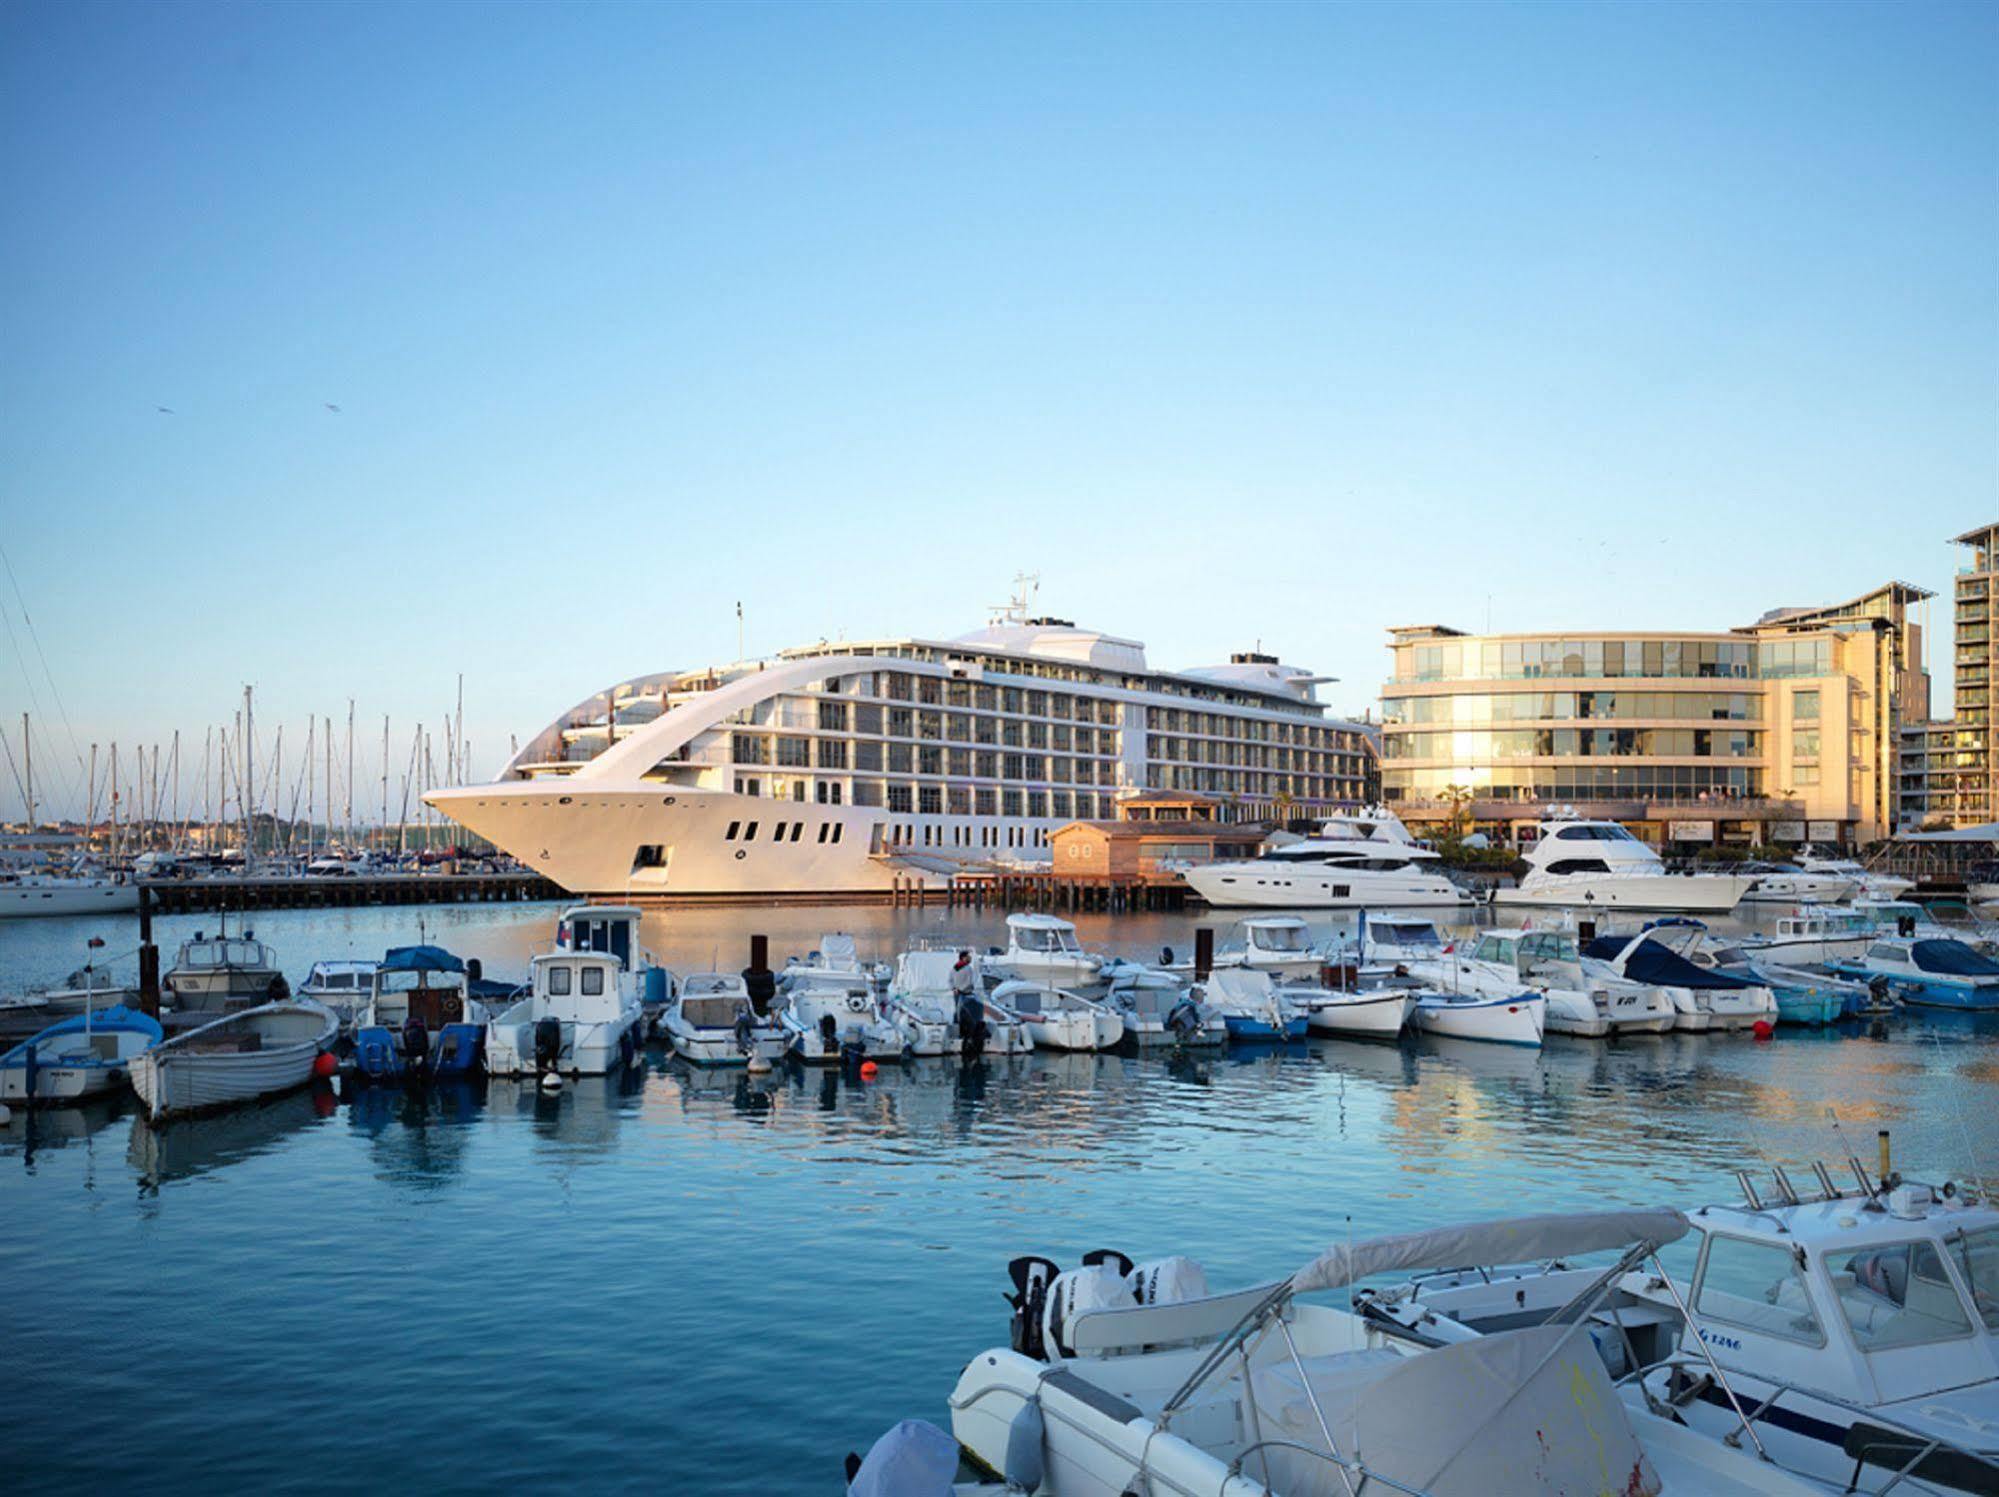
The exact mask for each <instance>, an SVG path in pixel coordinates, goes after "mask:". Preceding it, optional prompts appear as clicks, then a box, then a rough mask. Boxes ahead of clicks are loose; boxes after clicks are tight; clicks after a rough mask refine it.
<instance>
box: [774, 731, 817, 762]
mask: <svg viewBox="0 0 1999 1497" xmlns="http://www.w3.org/2000/svg"><path fill="white" fill-rule="evenodd" d="M777 762H778V764H779V765H780V766H782V767H783V768H785V769H804V768H805V767H806V766H807V765H809V764H810V763H811V762H812V740H811V739H809V738H780V739H778V741H777Z"/></svg>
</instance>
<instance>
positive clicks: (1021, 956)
mask: <svg viewBox="0 0 1999 1497" xmlns="http://www.w3.org/2000/svg"><path fill="white" fill-rule="evenodd" d="M986 967H987V968H988V969H989V970H991V971H993V972H995V973H998V974H1000V975H1002V976H1006V977H1024V978H1028V979H1030V980H1032V981H1035V982H1043V983H1052V984H1054V985H1055V986H1057V987H1063V986H1068V987H1079V986H1088V985H1089V984H1091V983H1094V982H1098V981H1100V980H1101V979H1102V976H1103V970H1104V959H1103V958H1102V957H1100V956H1093V955H1091V954H1090V953H1089V952H1087V951H1085V950H1083V948H1082V947H1081V946H1079V945H1078V944H1077V942H1076V927H1075V926H1074V925H1072V924H1070V923H1069V922H1068V921H1067V920H1064V919H1063V918H1062V917H1061V916H1059V915H1008V916H1007V917H1006V950H1005V951H997V950H996V951H993V952H992V953H990V954H989V955H988V956H987V958H986Z"/></svg>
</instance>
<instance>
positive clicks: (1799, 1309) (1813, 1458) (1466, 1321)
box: [1359, 1162, 1999, 1494]
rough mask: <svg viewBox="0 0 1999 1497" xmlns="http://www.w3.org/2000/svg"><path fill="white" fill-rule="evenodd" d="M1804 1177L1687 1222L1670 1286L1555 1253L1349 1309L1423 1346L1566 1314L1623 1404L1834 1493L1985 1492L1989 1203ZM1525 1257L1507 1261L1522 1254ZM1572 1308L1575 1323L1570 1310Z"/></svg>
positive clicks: (1998, 1421)
mask: <svg viewBox="0 0 1999 1497" xmlns="http://www.w3.org/2000/svg"><path fill="white" fill-rule="evenodd" d="M1850 1167H1851V1168H1852V1170H1853V1172H1854V1176H1855V1179H1856V1180H1858V1181H1859V1182H1860V1186H1859V1188H1854V1187H1848V1188H1846V1189H1845V1190H1841V1189H1840V1188H1838V1187H1837V1186H1835V1185H1834V1184H1833V1181H1832V1177H1831V1175H1830V1173H1829V1172H1828V1171H1827V1170H1826V1169H1825V1168H1824V1166H1822V1165H1821V1166H1815V1169H1816V1172H1817V1177H1818V1190H1817V1192H1816V1195H1815V1196H1814V1197H1812V1198H1806V1197H1802V1196H1801V1195H1800V1194H1799V1192H1798V1191H1797V1189H1796V1188H1795V1187H1794V1186H1793V1185H1792V1184H1791V1182H1790V1180H1789V1179H1788V1178H1787V1177H1786V1176H1785V1175H1784V1174H1783V1173H1782V1172H1778V1173H1777V1175H1776V1177H1775V1184H1774V1192H1775V1198H1774V1199H1770V1200H1765V1199H1764V1198H1763V1197H1762V1196H1761V1194H1760V1193H1759V1192H1758V1190H1757V1188H1756V1184H1755V1182H1754V1181H1752V1180H1751V1179H1750V1178H1749V1176H1748V1174H1747V1173H1746V1172H1744V1173H1743V1175H1742V1180H1743V1183H1744V1199H1743V1200H1742V1201H1741V1202H1740V1203H1738V1204H1725V1205H1714V1206H1703V1207H1701V1208H1699V1209H1698V1210H1696V1211H1694V1212H1692V1213H1691V1217H1690V1222H1691V1225H1692V1227H1693V1229H1694V1231H1695V1233H1696V1234H1697V1236H1698V1239H1699V1241H1698V1245H1697V1250H1696V1252H1695V1253H1694V1255H1693V1258H1692V1269H1691V1272H1690V1274H1689V1275H1688V1276H1687V1278H1686V1279H1685V1281H1684V1283H1682V1282H1681V1281H1679V1280H1678V1279H1677V1278H1675V1277H1669V1276H1668V1275H1667V1274H1666V1272H1665V1271H1664V1269H1663V1267H1662V1266H1661V1265H1659V1264H1658V1263H1657V1262H1656V1260H1655V1262H1654V1264H1653V1265H1652V1267H1651V1269H1650V1270H1648V1271H1635V1270H1633V1269H1631V1268H1630V1267H1629V1266H1628V1265H1627V1263H1626V1262H1625V1261H1623V1260H1620V1261H1619V1262H1618V1263H1616V1264H1613V1265H1611V1266H1610V1268H1609V1269H1608V1270H1607V1271H1606V1270H1600V1269H1595V1268H1577V1267H1571V1266H1570V1265H1569V1264H1568V1263H1567V1262H1565V1261H1562V1260H1560V1259H1557V1260H1554V1261H1552V1262H1542V1263H1536V1264H1525V1263H1524V1262H1523V1264H1522V1266H1520V1267H1514V1268H1509V1267H1505V1266H1493V1265H1485V1266H1480V1267H1475V1268H1461V1269H1456V1270H1455V1271H1449V1272H1442V1273H1437V1274H1431V1275H1424V1276H1422V1277H1419V1278H1417V1279H1415V1280H1413V1281H1411V1282H1410V1283H1407V1284H1405V1285H1401V1286H1398V1287H1396V1288H1393V1289H1390V1290H1386V1291H1380V1292H1377V1293H1370V1292H1368V1291H1363V1292H1362V1300H1361V1304H1360V1306H1359V1309H1360V1313H1361V1314H1362V1315H1363V1316H1364V1317H1366V1318H1367V1319H1369V1320H1370V1321H1371V1322H1374V1323H1377V1324H1383V1325H1394V1326H1395V1327H1397V1328H1398V1330H1399V1332H1400V1333H1401V1334H1403V1335H1408V1336H1412V1337H1415V1338H1417V1339H1419V1340H1420V1341H1421V1342H1422V1343H1424V1344H1432V1345H1438V1344H1464V1343H1465V1342H1466V1341H1468V1340H1470V1339H1473V1338H1476V1337H1479V1336H1482V1335H1487V1334H1491V1333H1493V1332H1494V1331H1502V1333H1503V1331H1505V1330H1510V1329H1511V1328H1513V1327H1517V1326H1519V1325H1522V1324H1523V1323H1526V1324H1531V1323H1536V1322H1540V1321H1544V1320H1546V1319H1548V1318H1549V1317H1551V1316H1552V1315H1554V1314H1555V1313H1556V1312H1557V1311H1560V1312H1562V1315H1563V1318H1564V1319H1571V1318H1573V1319H1579V1320H1580V1321H1581V1323H1583V1324H1586V1325H1587V1326H1588V1327H1589V1331H1590V1335H1591V1336H1592V1337H1593V1338H1594V1341H1595V1345H1596V1347H1597V1349H1598V1353H1599V1355H1601V1356H1602V1357H1603V1358H1604V1360H1605V1363H1606V1366H1607V1369H1608V1370H1609V1372H1610V1373H1611V1375H1612V1377H1613V1378H1615V1379H1616V1382H1617V1387H1618V1389H1619V1392H1620V1394H1621V1396H1622V1397H1623V1399H1624V1400H1625V1402H1626V1404H1627V1406H1628V1407H1630V1408H1632V1409H1634V1410H1642V1411H1644V1412H1647V1413H1651V1414H1655V1415H1657V1416H1659V1417H1662V1418H1668V1419H1674V1420H1677V1421H1679V1422H1680V1423H1682V1424H1684V1425H1686V1426H1687V1427H1688V1428H1690V1429H1692V1430H1695V1431H1698V1432H1699V1433H1701V1434H1702V1435H1704V1436H1705V1437H1707V1438H1708V1439H1711V1440H1713V1441H1714V1442H1715V1444H1716V1445H1717V1446H1718V1447H1720V1446H1726V1447H1728V1448H1732V1449H1735V1450H1738V1451H1741V1452H1743V1453H1745V1454H1748V1455H1751V1456H1753V1457H1755V1458H1757V1459H1760V1460H1762V1461H1764V1462H1766V1467H1765V1469H1768V1470H1771V1471H1782V1472H1788V1473H1792V1474H1795V1475H1798V1476H1801V1477H1803V1478H1807V1479H1810V1480H1812V1481H1814V1482H1818V1483H1823V1484H1824V1485H1823V1487H1822V1488H1821V1490H1823V1491H1827V1492H1848V1493H1863V1494H1875V1493H1888V1492H1891V1491H1892V1492H1913V1493H1971V1492H1991V1491H1993V1490H1995V1489H1999V1210H1994V1209H1993V1207H1992V1206H1991V1205H1990V1204H1989V1203H1986V1202H1983V1201H1980V1200H1978V1199H1977V1198H1976V1197H1975V1196H1971V1195H1967V1194H1966V1193H1964V1192H1963V1191H1961V1190H1959V1189H1958V1188H1957V1187H1956V1186H1944V1187H1941V1188H1938V1187H1932V1186H1929V1185H1922V1184H1917V1183H1893V1184H1885V1185H1884V1184H1882V1183H1879V1182H1876V1181H1873V1180H1870V1179H1868V1178H1867V1176H1866V1175H1865V1173H1864V1172H1863V1171H1862V1170H1861V1167H1860V1166H1859V1164H1858V1163H1857V1162H1852V1163H1851V1165H1850ZM1526 1256H1527V1255H1518V1254H1516V1255H1511V1261H1514V1262H1522V1260H1523V1259H1524V1258H1525V1257H1526ZM1577 1307H1580V1311H1579V1312H1578V1308H1577Z"/></svg>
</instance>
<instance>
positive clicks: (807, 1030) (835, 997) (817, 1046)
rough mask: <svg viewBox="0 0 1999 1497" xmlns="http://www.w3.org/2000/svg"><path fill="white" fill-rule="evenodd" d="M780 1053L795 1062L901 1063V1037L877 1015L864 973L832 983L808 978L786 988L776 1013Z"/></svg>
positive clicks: (829, 979)
mask: <svg viewBox="0 0 1999 1497" xmlns="http://www.w3.org/2000/svg"><path fill="white" fill-rule="evenodd" d="M777 1023H778V1028H779V1029H780V1030H782V1031H783V1033H784V1038H785V1045H786V1048H787V1049H788V1050H789V1051H790V1052H791V1054H793V1055H795V1056H797V1057H798V1058H799V1059H800V1060H802V1061H805V1062H807V1063H808V1064H814V1065H828V1064H831V1063H833V1062H836V1061H839V1060H841V1059H843V1058H844V1057H846V1056H854V1057H861V1058H869V1059H874V1060H901V1059H902V1033H901V1031H900V1030H898V1029H897V1028H896V1027H895V1026H894V1025H893V1024H890V1023H889V1022H888V1021H887V1020H886V1019H884V1018H883V1017H882V1016H881V1009H880V1008H879V1006H878V1005H877V1004H876V1002H875V994H874V982H873V980H872V978H870V977H869V975H868V974H867V973H865V972H861V971H854V972H849V973H846V974H845V975H844V976H842V977H839V978H837V979H836V978H835V977H833V976H832V975H831V974H830V973H818V974H814V975H813V976H811V977H810V978H808V979H807V980H806V981H804V982H801V983H798V984H795V985H792V986H791V987H789V988H788V990H787V991H786V992H785V995H784V998H783V1001H782V1002H781V1003H780V1004H779V1005H778V1010H777Z"/></svg>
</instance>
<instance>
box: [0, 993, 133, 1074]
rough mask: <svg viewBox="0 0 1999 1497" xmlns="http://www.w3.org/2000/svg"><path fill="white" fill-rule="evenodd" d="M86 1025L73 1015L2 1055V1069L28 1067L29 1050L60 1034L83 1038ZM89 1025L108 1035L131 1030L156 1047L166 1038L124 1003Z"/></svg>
mask: <svg viewBox="0 0 1999 1497" xmlns="http://www.w3.org/2000/svg"><path fill="white" fill-rule="evenodd" d="M85 1022H86V1020H85V1016H84V1015H82V1014H71V1015H70V1016H69V1017H68V1018H67V1019H63V1020H61V1021H60V1022H58V1023H55V1024H51V1025H50V1026H49V1027H48V1028H47V1029H44V1030H43V1031H42V1032H41V1033H39V1034H36V1035H32V1036H30V1037H29V1038H27V1039H25V1040H22V1041H21V1043H20V1044H18V1045H16V1046H15V1047H14V1048H13V1049H11V1050H9V1051H8V1052H7V1053H6V1054H4V1055H0V1066H6V1067H9V1068H12V1067H14V1066H18V1065H22V1064H25V1063H26V1059H27V1054H28V1046H30V1045H39V1044H41V1043H42V1042H43V1041H45V1040H52V1039H54V1038H55V1037H56V1036H57V1035H59V1034H81V1033H83V1030H84V1025H85ZM88 1024H89V1027H90V1028H92V1029H102V1030H104V1031H106V1032H107V1033H108V1032H111V1031H113V1030H120V1029H125V1030H130V1031H131V1032H133V1033H134V1034H143V1035H145V1036H146V1038H147V1039H149V1040H151V1041H152V1042H153V1043H154V1044H155V1045H157V1044H158V1043H159V1042H160V1041H161V1039H163V1038H164V1037H165V1032H164V1031H163V1030H162V1029H161V1028H160V1021H159V1020H158V1019H155V1018H154V1017H153V1016H152V1015H151V1014H148V1013H145V1012H144V1011H142V1010H140V1009H136V1008H127V1007H125V1006H124V1005H123V1004H122V1003H120V1004H114V1005H112V1006H111V1007H110V1008H100V1009H99V1010H97V1012H96V1013H94V1014H91V1015H90V1016H89V1018H88Z"/></svg>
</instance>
